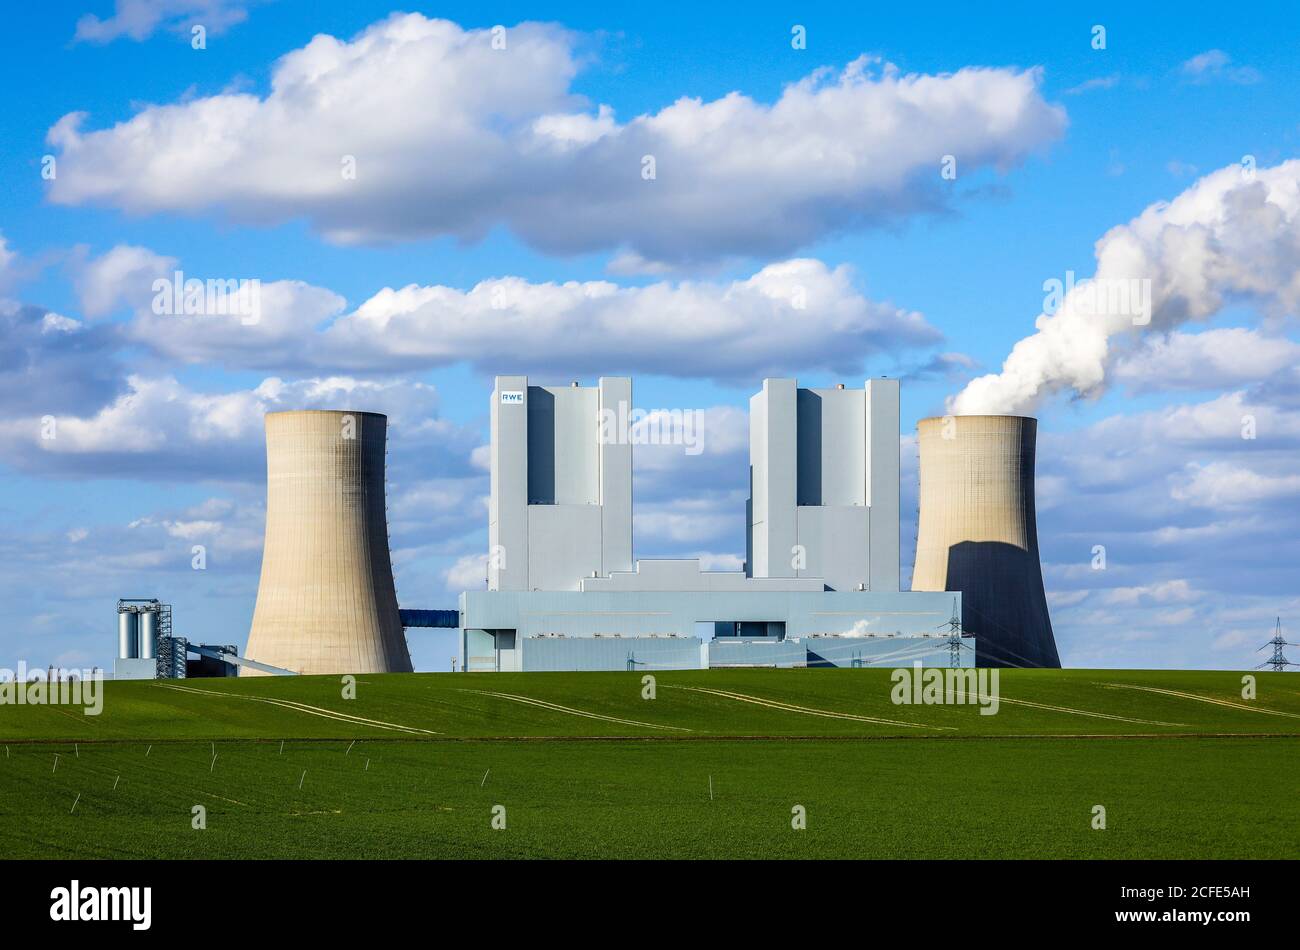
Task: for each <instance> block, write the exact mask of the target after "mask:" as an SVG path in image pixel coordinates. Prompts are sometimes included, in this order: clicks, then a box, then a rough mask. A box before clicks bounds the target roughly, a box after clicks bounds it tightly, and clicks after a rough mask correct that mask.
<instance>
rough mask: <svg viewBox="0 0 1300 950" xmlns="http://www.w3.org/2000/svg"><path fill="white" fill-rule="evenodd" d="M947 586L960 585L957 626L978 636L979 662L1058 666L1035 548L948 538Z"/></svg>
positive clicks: (980, 663) (956, 586) (949, 587)
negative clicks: (960, 621)
mask: <svg viewBox="0 0 1300 950" xmlns="http://www.w3.org/2000/svg"><path fill="white" fill-rule="evenodd" d="M947 589H948V590H952V591H961V607H962V627H963V628H964V629H965V630H966V631H967V632H968V633H973V634H974V635H975V636H976V637H977V638H978V639H977V640H976V644H977V648H976V655H977V664H978V665H979V666H1045V667H1054V668H1059V667H1060V665H1061V659H1060V657H1059V656H1058V654H1057V652H1056V640H1055V638H1054V637H1053V635H1052V620H1051V617H1050V616H1049V615H1048V612H1047V598H1046V597H1045V596H1044V594H1043V577H1042V569H1041V568H1040V567H1039V563H1038V557H1037V555H1036V554H1034V553H1031V552H1029V551H1026V550H1025V549H1024V548H1022V547H1018V546H1017V545H1014V544H1007V543H1005V542H1002V541H962V542H960V543H958V544H954V545H953V546H952V547H950V548H949V549H948V576H947Z"/></svg>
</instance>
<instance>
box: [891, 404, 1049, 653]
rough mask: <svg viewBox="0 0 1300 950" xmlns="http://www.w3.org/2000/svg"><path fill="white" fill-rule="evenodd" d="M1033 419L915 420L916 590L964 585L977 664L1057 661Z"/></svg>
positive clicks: (967, 622) (963, 598)
mask: <svg viewBox="0 0 1300 950" xmlns="http://www.w3.org/2000/svg"><path fill="white" fill-rule="evenodd" d="M1037 427H1038V423H1037V420H1034V419H1030V418H1027V417H1024V416H946V417H944V418H942V419H922V420H921V422H920V423H919V424H918V426H917V431H918V433H919V445H920V453H921V494H920V499H921V512H920V523H919V525H918V527H917V539H916V567H915V569H914V571H913V573H912V590H953V591H961V604H962V625H963V626H964V627H965V628H966V630H967V631H968V632H971V633H973V634H975V635H976V637H977V638H978V639H977V640H976V643H977V651H978V657H977V661H978V663H979V665H980V666H1051V667H1059V666H1060V665H1061V661H1060V658H1059V656H1058V655H1057V652H1056V640H1055V639H1054V638H1053V636H1052V621H1051V618H1050V617H1049V616H1048V613H1047V597H1046V595H1045V594H1044V592H1043V571H1042V567H1041V566H1040V564H1039V561H1038V528H1037V524H1036V521H1035V515H1034V441H1035V434H1036V431H1037Z"/></svg>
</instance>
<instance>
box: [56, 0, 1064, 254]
mask: <svg viewBox="0 0 1300 950" xmlns="http://www.w3.org/2000/svg"><path fill="white" fill-rule="evenodd" d="M577 41H578V38H577V37H576V36H575V35H574V34H572V33H570V32H568V31H566V30H564V29H563V28H561V27H558V26H555V25H548V24H537V23H523V24H520V25H518V26H515V27H512V28H510V29H508V30H506V31H505V48H504V49H500V48H494V47H493V34H492V32H491V31H490V30H466V29H463V28H461V27H460V26H458V25H457V24H455V23H452V22H449V21H446V20H436V19H426V18H425V17H423V16H421V15H419V14H394V15H393V16H390V17H388V18H387V19H384V20H381V21H379V22H377V23H375V24H373V25H371V26H370V27H368V28H367V29H365V30H364V31H362V32H361V33H360V34H359V35H357V36H356V37H354V38H353V39H351V40H346V41H345V40H340V39H337V38H335V37H332V36H327V35H318V36H316V37H315V38H313V39H312V40H311V42H309V43H308V44H307V45H306V46H304V47H302V48H300V49H296V50H294V51H292V52H290V53H288V54H287V55H285V56H283V57H282V58H281V59H280V60H279V61H278V62H277V63H276V64H275V66H274V69H273V72H272V77H271V87H270V91H269V92H268V93H267V94H266V95H265V96H258V95H254V94H247V93H232V92H226V93H222V94H218V95H213V96H207V97H203V98H198V99H193V100H190V101H183V102H177V103H173V104H164V105H150V106H146V107H145V108H143V109H142V110H141V111H139V112H138V113H137V114H136V115H134V116H133V117H132V118H130V119H127V120H125V121H122V122H119V123H117V124H115V125H113V126H110V127H107V128H101V129H87V128H85V126H86V116H85V115H84V114H82V113H79V112H74V113H70V114H68V115H65V116H64V117H63V118H62V119H60V120H59V121H58V122H57V123H56V124H55V125H54V127H53V128H52V129H51V130H50V132H49V136H48V139H49V141H50V143H51V144H52V145H54V146H55V147H57V148H58V149H59V150H60V156H59V176H58V178H57V179H56V180H54V181H52V182H50V183H49V197H50V198H51V200H53V201H55V202H57V203H61V204H71V205H78V204H88V203H94V204H101V205H108V206H113V207H117V208H121V209H124V210H126V211H130V212H133V213H148V212H158V211H179V212H198V211H218V210H219V211H220V213H223V214H227V215H229V216H230V217H231V218H233V219H236V220H239V221H244V222H254V223H271V222H277V221H283V220H288V219H294V218H306V219H308V220H309V221H310V222H311V224H312V225H313V227H314V228H316V229H317V230H318V231H319V232H321V233H323V234H324V235H325V236H326V237H327V238H328V239H330V240H332V241H336V242H342V243H354V242H385V241H392V240H405V239H415V238H422V237H428V236H434V235H451V236H454V237H456V238H459V239H461V240H477V239H479V238H482V237H483V236H484V235H485V234H487V233H488V232H489V231H490V230H491V229H493V228H495V227H499V226H505V227H508V228H510V229H512V230H513V231H514V232H515V233H517V234H518V235H520V236H521V237H522V238H523V239H524V240H526V241H527V242H529V243H530V244H532V245H533V246H535V247H538V248H540V249H542V250H544V251H547V252H552V253H574V252H583V251H592V250H601V249H605V250H609V249H613V250H626V251H627V252H629V253H630V254H631V255H633V257H634V258H635V259H637V260H640V261H642V262H643V264H644V265H645V266H653V264H654V262H660V261H668V262H672V263H674V264H689V263H691V262H696V261H707V260H715V259H719V258H724V257H727V256H735V255H763V256H767V257H771V256H778V255H783V254H786V253H789V252H790V251H792V250H794V249H796V248H798V247H799V246H801V245H804V244H806V243H808V242H811V241H814V240H817V239H818V238H821V237H824V236H826V235H828V234H832V233H835V232H837V231H841V230H844V229H848V228H856V227H860V226H864V225H869V224H872V223H879V222H882V221H887V220H890V219H893V218H896V217H898V216H900V215H906V214H910V213H913V212H916V211H921V210H933V209H938V208H942V207H943V206H944V205H946V203H947V197H946V196H947V192H946V190H945V187H944V186H945V185H950V184H951V183H949V182H945V181H943V180H942V178H941V176H940V167H941V163H942V162H943V160H944V156H947V155H951V156H953V157H955V159H956V160H957V162H958V168H959V169H961V173H962V175H963V176H965V175H967V174H970V173H972V172H974V171H976V170H977V169H980V168H985V167H992V168H996V169H999V170H1005V169H1007V168H1009V167H1011V166H1013V165H1015V164H1017V163H1019V162H1020V161H1022V160H1023V159H1024V158H1025V157H1026V156H1028V155H1029V154H1031V153H1032V152H1034V151H1036V150H1039V149H1041V148H1043V147H1045V146H1047V145H1049V144H1050V143H1052V142H1053V141H1055V140H1056V139H1058V138H1059V137H1060V136H1061V134H1062V133H1063V131H1064V127H1065V123H1066V120H1065V113H1064V110H1063V109H1061V108H1060V107H1059V106H1054V105H1052V104H1049V103H1048V102H1046V101H1045V100H1044V99H1043V97H1042V95H1041V92H1040V88H1039V87H1040V74H1039V71H1038V70H1036V69H1028V70H1022V69H1013V68H975V67H968V68H963V69H960V70H958V71H956V72H953V73H942V74H934V75H927V74H904V73H902V72H900V71H899V70H898V69H897V68H895V67H893V66H892V65H888V64H881V63H879V62H876V61H873V60H869V59H866V58H862V59H858V60H856V61H854V62H852V63H850V64H849V65H847V66H846V67H844V68H843V69H840V70H838V71H837V70H833V69H819V70H817V71H815V72H814V73H812V74H811V75H809V76H807V77H805V78H804V79H802V80H800V81H798V82H794V83H792V84H790V85H788V86H787V87H786V88H785V89H784V91H783V92H782V93H781V95H780V96H779V98H778V99H777V100H776V101H775V102H773V103H770V104H768V103H762V102H758V101H756V100H754V99H752V98H750V97H749V96H747V95H745V94H743V93H741V92H732V93H729V94H727V95H725V96H723V97H722V98H719V99H714V100H709V101H706V100H703V99H701V98H691V97H689V96H683V97H682V98H679V99H678V100H677V101H675V102H673V103H671V104H669V105H666V106H664V107H663V108H661V109H660V110H659V111H657V112H649V113H646V114H643V115H638V116H634V117H632V118H631V119H629V120H628V121H626V122H622V123H620V122H619V121H618V120H617V118H616V117H615V115H614V113H613V111H612V110H611V109H610V108H609V107H608V106H606V105H601V104H596V105H591V104H589V103H587V102H586V101H585V100H584V99H583V98H582V97H580V96H578V95H576V94H575V93H574V92H573V89H572V85H573V81H574V79H575V77H576V76H577V74H578V73H579V71H580V65H581V64H580V60H579V56H578V55H577V53H576V51H575V45H576V43H577ZM652 165H653V176H651V175H650V174H649V169H650V168H651V166H652Z"/></svg>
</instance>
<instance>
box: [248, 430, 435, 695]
mask: <svg viewBox="0 0 1300 950" xmlns="http://www.w3.org/2000/svg"><path fill="white" fill-rule="evenodd" d="M387 425H388V420H387V418H386V417H384V416H382V415H380V414H378V413H374V412H335V411H315V410H313V411H302V412H272V413H268V414H267V416H266V541H265V545H264V547H263V552H262V579H261V583H260V584H259V586H258V590H257V608H256V609H255V610H254V612H253V627H252V630H251V631H250V632H249V634H248V649H247V650H245V654H246V655H247V656H248V657H250V658H252V659H254V660H258V661H260V662H262V663H268V664H270V665H272V666H279V667H283V668H285V669H289V670H293V671H295V672H298V673H399V672H410V670H411V657H410V654H409V653H408V652H407V649H406V639H405V637H404V635H403V632H402V623H401V620H400V618H399V617H398V613H397V595H396V593H395V591H394V589H393V570H392V565H391V563H390V561H389V557H388V525H387V518H386V514H385V508H384V450H385V438H386V430H387ZM248 672H249V671H248V669H247V668H245V670H244V673H245V674H247V673H248Z"/></svg>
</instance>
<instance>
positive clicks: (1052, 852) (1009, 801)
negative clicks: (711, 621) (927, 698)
mask: <svg viewBox="0 0 1300 950" xmlns="http://www.w3.org/2000/svg"><path fill="white" fill-rule="evenodd" d="M643 675H644V674H642V673H639V672H638V673H581V674H577V673H528V674H455V675H453V674H415V675H393V676H361V677H358V678H357V681H356V697H355V698H354V699H345V698H343V696H342V691H343V686H342V683H341V680H340V678H338V677H286V678H261V677H259V678H247V679H238V680H230V679H225V680H194V681H181V682H174V683H164V682H122V683H109V684H106V685H105V698H104V708H103V712H102V714H101V715H99V716H95V717H89V716H84V715H82V714H81V712H80V710H78V709H77V708H75V707H66V706H65V707H59V706H0V743H3V744H4V746H5V749H4V757H3V758H0V846H2V847H3V849H4V853H5V854H6V856H8V857H54V856H60V855H66V856H104V857H112V856H122V857H176V856H184V857H204V858H235V857H329V858H363V857H631V858H637V857H640V858H645V857H767V856H772V857H779V856H789V857H891V858H893V857H1176V858H1177V857H1242V858H1255V857H1296V856H1297V851H1298V850H1300V849H1298V847H1297V841H1296V836H1295V835H1294V834H1278V832H1277V829H1279V828H1294V827H1297V826H1298V825H1300V823H1298V822H1297V819H1300V806H1298V805H1297V803H1296V799H1295V795H1294V777H1295V768H1294V763H1295V761H1296V753H1297V752H1300V678H1297V677H1292V676H1288V675H1287V674H1259V675H1258V695H1257V697H1256V698H1255V699H1253V700H1243V699H1242V697H1241V676H1242V674H1241V673H1233V672H1208V671H1110V670H1067V671H1048V670H1009V671H1003V672H1002V674H1001V677H1000V691H999V693H1000V703H999V706H998V711H997V714H996V715H980V712H979V709H980V707H979V706H978V705H966V706H956V705H895V704H894V703H893V702H892V701H891V699H890V691H891V687H892V683H891V680H890V676H889V671H886V670H872V669H864V670H726V671H723V670H714V671H698V672H696V671H690V672H660V673H657V674H655V694H656V695H655V698H654V699H643V698H642V691H643V685H642V676H643ZM1293 684H1294V685H1293ZM196 805H199V806H203V808H204V809H205V810H206V824H207V827H206V829H204V830H195V829H194V828H192V816H193V809H194V806H196ZM496 805H501V806H504V808H505V814H506V828H505V829H504V830H494V829H493V828H492V827H491V819H492V809H493V807H494V806H496ZM1095 805H1102V806H1104V807H1105V809H1106V819H1107V827H1106V829H1105V830H1094V829H1093V828H1092V827H1091V823H1092V820H1093V808H1094V806H1095ZM795 806H802V808H803V809H804V810H805V812H806V815H807V829H806V830H800V831H796V830H793V829H792V828H791V815H792V809H794V808H795ZM1279 808H1281V809H1283V811H1284V812H1285V814H1283V815H1281V816H1279V815H1278V814H1277V810H1278V809H1279ZM1266 814H1272V815H1273V820H1272V821H1270V822H1263V821H1261V820H1260V819H1261V816H1262V815H1266Z"/></svg>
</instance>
